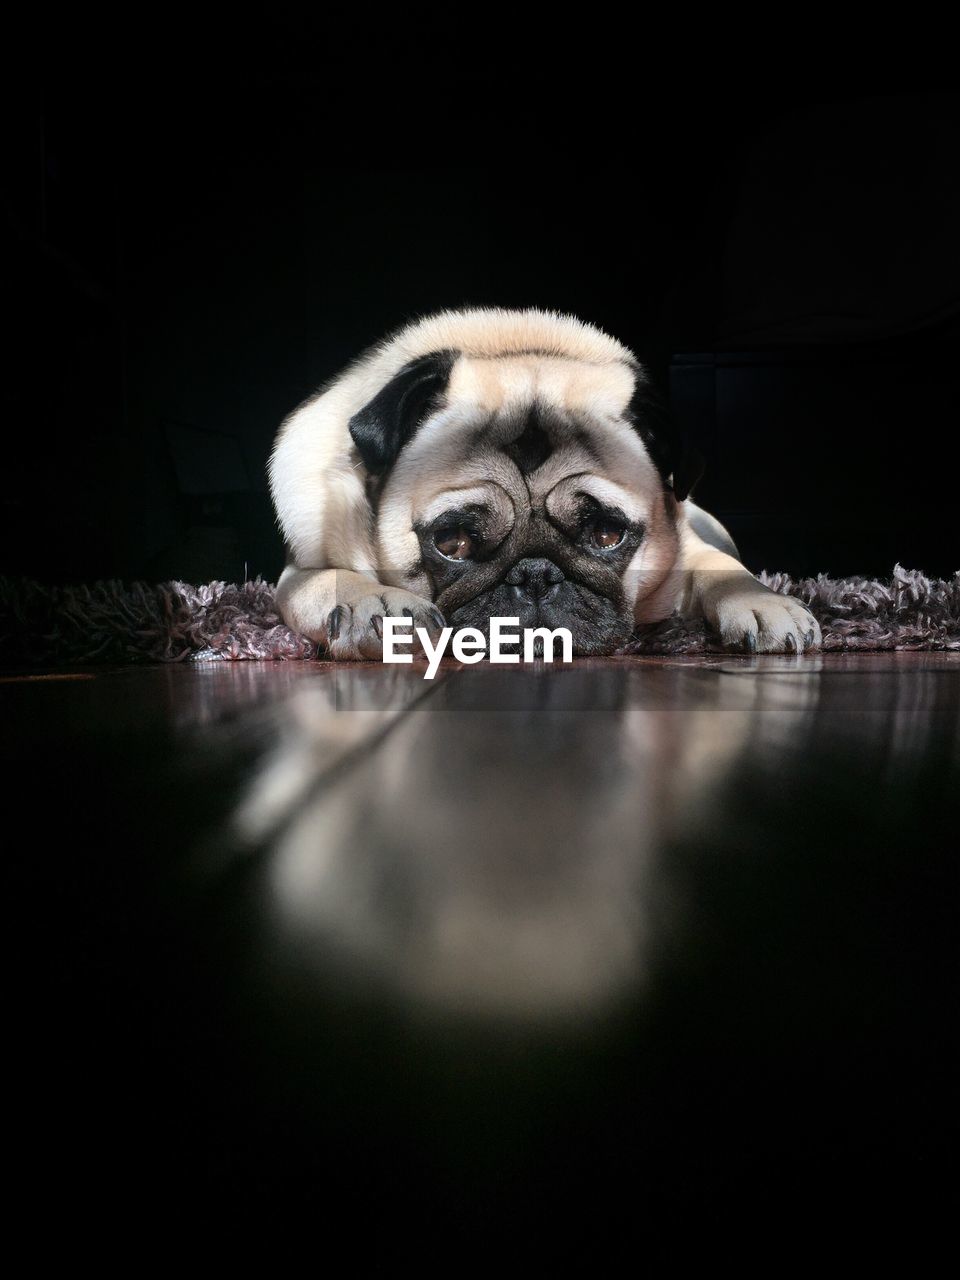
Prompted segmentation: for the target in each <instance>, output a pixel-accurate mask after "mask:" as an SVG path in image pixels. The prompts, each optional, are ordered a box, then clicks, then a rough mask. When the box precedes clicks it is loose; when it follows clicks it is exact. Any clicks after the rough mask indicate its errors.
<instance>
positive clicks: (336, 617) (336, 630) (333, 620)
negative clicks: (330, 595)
mask: <svg viewBox="0 0 960 1280" xmlns="http://www.w3.org/2000/svg"><path fill="white" fill-rule="evenodd" d="M346 616H347V611H346V609H345V608H344V606H343V605H342V604H338V605H337V606H336V608H335V609H331V610H330V616H329V617H328V618H327V639H328V640H336V639H338V638H339V636H340V628H341V626H342V625H343V620H344V618H345V617H346Z"/></svg>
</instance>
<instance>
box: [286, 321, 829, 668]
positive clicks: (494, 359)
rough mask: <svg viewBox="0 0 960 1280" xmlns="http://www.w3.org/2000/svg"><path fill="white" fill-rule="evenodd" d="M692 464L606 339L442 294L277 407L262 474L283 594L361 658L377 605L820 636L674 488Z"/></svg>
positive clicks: (591, 640)
mask: <svg viewBox="0 0 960 1280" xmlns="http://www.w3.org/2000/svg"><path fill="white" fill-rule="evenodd" d="M696 478H697V472H696V464H695V462H694V461H693V459H692V458H691V455H690V454H689V453H688V452H687V451H685V450H684V449H683V447H682V443H681V441H680V439H679V436H678V434H677V433H676V431H675V430H674V428H673V427H672V426H671V424H670V421H669V419H668V417H667V415H666V414H665V413H664V412H663V410H662V408H661V406H660V405H659V403H658V401H657V398H656V396H655V395H654V393H653V390H652V388H651V386H650V384H649V382H648V380H647V378H646V375H645V373H644V370H643V369H642V367H641V366H640V365H639V364H638V363H637V361H636V359H635V358H634V357H633V356H632V355H631V353H630V352H629V351H628V350H627V349H626V348H625V347H623V346H622V345H621V344H620V343H619V342H617V341H615V340H614V339H613V338H610V337H608V336H607V335H606V334H604V333H602V332H600V331H599V330H597V329H594V328H591V327H590V326H589V325H585V324H582V323H581V322H580V321H578V320H575V319H573V318H572V317H568V316H559V315H555V314H552V313H548V312H541V311H494V310H483V311H463V312H445V313H442V314H440V315H436V316H432V317H429V318H428V319H425V320H421V321H419V322H417V323H415V324H412V325H410V326H408V327H407V328H405V329H403V330H402V331H401V332H400V333H398V334H397V335H395V336H394V337H392V338H390V339H388V340H387V341H386V342H385V343H383V344H382V345H381V346H379V347H376V348H374V349H373V350H372V351H370V352H368V353H367V354H366V355H364V356H362V357H361V358H360V359H359V360H358V361H357V362H356V363H355V364H353V365H351V366H350V368H348V369H347V370H346V372H344V373H343V374H341V375H340V376H339V377H338V378H336V379H335V380H334V381H333V382H332V383H330V384H329V385H328V386H327V387H326V388H325V389H324V390H323V391H321V392H320V393H319V394H318V395H317V396H316V397H314V398H313V399H312V400H309V401H307V403H306V404H304V405H302V406H301V407H300V408H299V409H297V410H296V412H294V413H293V414H292V415H291V416H290V417H289V418H288V419H287V420H286V422H285V423H284V424H283V426H282V427H281V429H280V432H279V435H278V438H277V443H276V446H275V448H274V452H273V456H272V459H271V462H270V482H271V489H272V492H273V498H274V502H275V504H276V508H277V513H278V515H279V519H280V523H281V525H282V527H283V531H284V534H285V536H286V539H287V542H288V545H289V548H290V552H291V561H290V563H289V564H288V565H287V568H286V569H285V570H284V572H283V574H282V576H281V578H280V582H279V585H278V591H277V595H278V600H279V604H280V608H281V610H282V612H283V616H284V618H285V620H286V621H287V623H288V624H289V625H290V626H291V627H292V628H293V629H295V630H297V631H300V632H303V633H304V634H306V635H308V636H310V637H311V638H313V639H314V640H317V641H320V642H322V643H323V644H324V645H325V646H326V648H327V650H328V651H329V653H330V654H331V656H332V657H334V658H379V657H380V656H381V652H382V644H381V640H382V629H383V628H382V619H383V617H384V616H388V615H389V616H401V615H403V614H406V615H407V616H409V617H412V619H413V620H414V623H415V625H417V626H421V627H425V628H427V629H428V631H431V632H432V631H436V630H438V629H439V628H440V627H441V626H442V625H443V622H444V619H445V620H446V622H447V623H448V624H449V625H451V626H453V627H468V626H469V627H477V628H478V629H480V630H481V631H483V632H484V633H485V634H486V632H487V628H488V625H489V619H490V618H491V617H515V618H519V621H520V626H521V627H535V626H545V627H549V628H551V629H553V628H556V627H566V628H568V629H569V630H570V631H571V633H572V635H573V645H574V652H576V653H580V654H602V653H610V652H613V651H614V650H616V649H617V648H618V647H619V646H621V645H622V644H624V643H625V641H626V640H628V639H629V637H630V635H631V634H632V632H633V629H634V626H635V624H636V623H643V622H654V621H658V620H660V619H662V618H664V617H667V616H668V615H670V614H671V613H672V612H674V610H675V609H680V610H681V612H682V613H684V614H685V615H686V616H698V615H699V616H703V617H705V618H706V620H707V622H708V623H709V625H710V626H712V627H713V628H714V629H715V630H716V631H717V632H718V634H719V635H720V638H721V640H722V641H723V643H724V644H726V645H728V646H729V647H730V648H735V649H745V650H747V651H757V650H764V651H776V652H780V651H787V652H799V651H801V650H803V649H805V648H809V647H810V646H812V645H817V644H819V643H820V630H819V627H818V625H817V623H816V621H815V619H814V618H813V616H812V615H811V614H810V613H809V612H808V611H807V609H806V608H804V606H803V604H801V602H800V601H798V600H796V599H793V598H790V597H785V596H780V595H777V594H775V593H774V592H772V591H769V590H768V589H767V588H766V587H764V586H761V584H760V583H759V582H758V581H757V580H756V578H754V577H753V575H752V574H750V573H749V572H748V571H747V570H746V569H745V568H744V567H743V565H742V564H740V562H739V560H738V559H737V558H736V548H735V547H734V545H733V542H732V541H731V539H730V536H729V535H728V534H727V532H726V530H724V529H723V527H722V526H721V525H720V524H719V523H718V522H717V521H716V520H714V519H713V517H712V516H710V515H708V514H707V513H706V512H704V511H701V510H700V509H699V508H698V507H696V506H695V505H694V504H693V503H692V502H691V501H689V499H688V498H687V495H688V493H689V492H690V488H691V486H692V484H693V482H694V481H695V480H696Z"/></svg>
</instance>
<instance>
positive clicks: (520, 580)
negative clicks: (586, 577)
mask: <svg viewBox="0 0 960 1280" xmlns="http://www.w3.org/2000/svg"><path fill="white" fill-rule="evenodd" d="M506 580H507V582H508V583H509V584H510V586H511V587H513V593H514V595H515V596H516V597H517V598H518V599H519V600H522V601H524V603H525V604H542V603H543V601H544V600H549V599H550V597H551V596H554V595H556V594H557V592H558V591H559V589H560V583H561V582H562V581H563V571H562V570H561V569H558V568H557V566H556V565H555V564H554V563H553V561H552V560H534V559H526V560H518V561H517V563H516V564H515V565H514V566H513V568H512V569H511V570H510V572H509V573H508V574H507V578H506Z"/></svg>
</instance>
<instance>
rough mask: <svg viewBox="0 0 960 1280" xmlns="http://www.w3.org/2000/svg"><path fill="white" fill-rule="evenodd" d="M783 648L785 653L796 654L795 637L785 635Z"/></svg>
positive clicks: (791, 634)
mask: <svg viewBox="0 0 960 1280" xmlns="http://www.w3.org/2000/svg"><path fill="white" fill-rule="evenodd" d="M783 647H784V648H785V649H786V651H787V653H796V652H797V638H796V636H795V635H793V633H792V632H791V633H790V634H788V635H787V638H786V640H785V641H784V644H783Z"/></svg>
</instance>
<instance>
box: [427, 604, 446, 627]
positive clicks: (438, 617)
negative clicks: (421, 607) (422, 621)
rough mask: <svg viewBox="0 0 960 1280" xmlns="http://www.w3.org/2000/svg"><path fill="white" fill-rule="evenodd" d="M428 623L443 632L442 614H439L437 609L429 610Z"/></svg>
mask: <svg viewBox="0 0 960 1280" xmlns="http://www.w3.org/2000/svg"><path fill="white" fill-rule="evenodd" d="M430 621H431V622H432V623H433V625H434V626H435V627H438V628H439V629H440V630H441V631H442V630H443V627H444V622H443V614H442V613H441V612H440V610H439V609H431V610H430Z"/></svg>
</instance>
